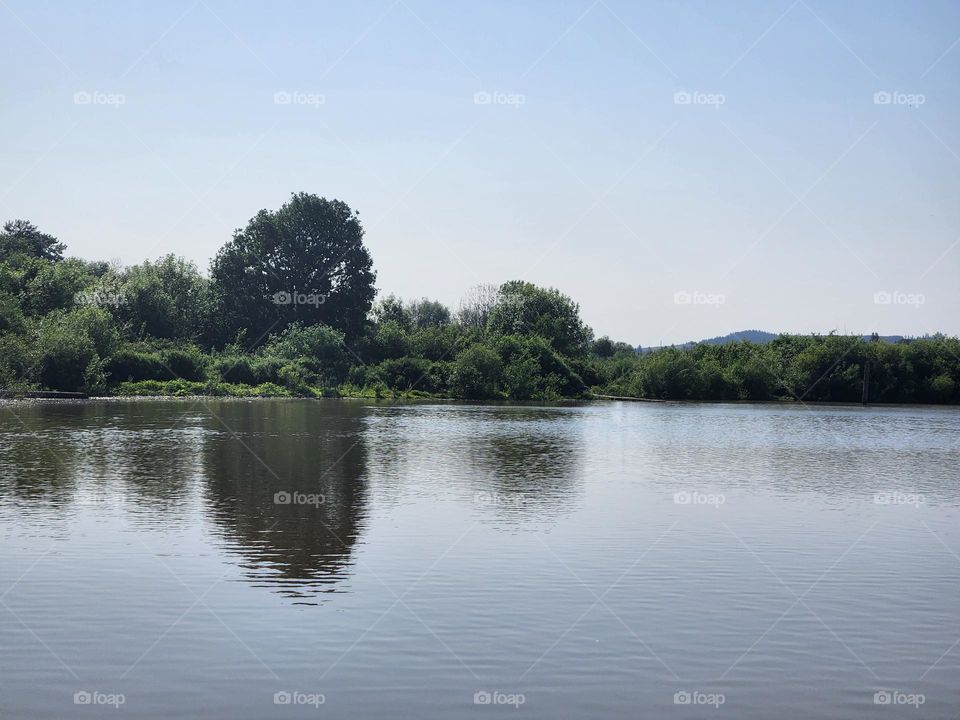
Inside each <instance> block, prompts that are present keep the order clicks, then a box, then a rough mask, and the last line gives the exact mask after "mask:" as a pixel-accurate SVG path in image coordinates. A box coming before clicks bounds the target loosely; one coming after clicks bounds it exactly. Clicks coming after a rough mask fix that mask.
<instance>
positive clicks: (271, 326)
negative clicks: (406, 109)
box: [211, 193, 376, 341]
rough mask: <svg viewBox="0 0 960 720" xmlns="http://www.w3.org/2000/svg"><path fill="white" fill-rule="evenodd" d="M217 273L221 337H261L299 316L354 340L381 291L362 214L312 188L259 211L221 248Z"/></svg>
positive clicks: (301, 320) (303, 321)
mask: <svg viewBox="0 0 960 720" xmlns="http://www.w3.org/2000/svg"><path fill="white" fill-rule="evenodd" d="M211 275H212V279H213V281H214V288H215V293H216V299H217V304H218V310H217V316H218V317H219V318H222V321H221V325H220V328H219V329H220V331H221V332H220V333H219V335H220V337H221V339H222V338H224V337H226V338H232V337H233V336H235V335H236V333H237V332H238V331H245V332H246V334H247V337H248V339H249V340H251V341H257V340H258V339H260V337H261V336H262V335H264V334H265V333H268V332H271V331H276V330H282V329H283V328H284V327H286V326H287V325H289V324H291V323H294V322H298V323H300V324H302V325H314V324H317V323H325V324H327V325H330V326H331V327H333V328H336V329H338V330H341V331H342V332H344V333H345V334H346V335H347V337H348V338H352V337H355V336H356V335H357V334H358V333H359V332H360V330H361V329H362V327H363V325H364V323H365V321H366V317H367V313H368V312H369V311H370V305H371V303H372V301H373V298H374V296H375V294H376V290H375V288H374V285H373V283H374V280H375V279H376V273H375V272H374V271H373V261H372V260H371V258H370V253H369V252H368V251H367V248H366V247H365V246H364V244H363V228H362V227H361V225H360V218H359V216H358V214H357V213H356V212H354V211H353V210H351V209H350V208H349V207H348V206H347V204H346V203H344V202H341V201H339V200H327V199H326V198H321V197H317V196H316V195H310V194H307V193H295V194H294V195H293V197H292V198H291V199H290V200H289V201H288V202H287V203H285V204H284V205H282V206H281V207H280V209H279V210H276V211H273V212H271V211H269V210H261V211H260V212H259V213H257V215H256V216H255V217H254V218H253V219H251V220H250V222H249V223H248V224H247V227H246V228H244V229H243V230H238V231H237V232H236V233H235V234H234V236H233V240H231V241H230V242H228V243H227V244H226V245H224V247H223V248H221V250H220V252H219V253H217V256H216V258H215V259H214V260H213V263H212V265H211Z"/></svg>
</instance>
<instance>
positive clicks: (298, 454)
mask: <svg viewBox="0 0 960 720" xmlns="http://www.w3.org/2000/svg"><path fill="white" fill-rule="evenodd" d="M273 408H275V411H274V412H269V413H267V412H264V407H263V404H262V403H256V402H250V403H233V404H226V405H222V406H220V407H219V408H217V411H216V412H217V417H210V418H209V420H208V421H207V423H206V424H207V426H208V428H207V433H206V436H205V441H204V443H203V450H202V467H203V475H204V485H205V489H206V493H205V497H206V498H207V500H208V503H209V514H210V517H211V518H212V519H213V520H214V522H215V523H216V524H217V526H218V527H219V528H220V529H221V531H222V533H221V534H222V536H223V537H224V538H225V539H226V542H227V547H228V548H229V550H230V551H231V552H232V553H236V554H237V555H239V556H241V557H242V558H243V563H242V564H243V568H244V570H245V572H246V574H247V576H248V577H249V578H250V579H251V580H253V581H255V582H256V583H258V584H263V585H267V586H275V587H278V588H280V589H281V591H282V592H284V593H286V594H289V595H291V596H295V597H305V596H309V595H311V594H312V593H313V592H316V591H322V590H324V589H333V587H332V583H333V582H334V581H336V580H337V579H338V578H340V577H342V576H343V575H344V574H345V573H346V572H347V571H348V567H347V566H348V564H349V561H350V554H351V550H352V548H353V545H354V543H356V542H357V539H358V537H359V536H360V534H361V531H362V528H363V523H364V519H365V515H366V507H365V503H366V481H367V479H366V455H367V451H366V443H365V439H364V433H363V429H364V408H363V406H361V405H358V404H353V403H344V404H329V405H328V404H323V405H320V406H319V407H318V406H317V405H309V404H305V403H281V404H277V405H275V406H273Z"/></svg>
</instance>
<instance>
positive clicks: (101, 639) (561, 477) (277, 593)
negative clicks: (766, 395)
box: [0, 399, 960, 720]
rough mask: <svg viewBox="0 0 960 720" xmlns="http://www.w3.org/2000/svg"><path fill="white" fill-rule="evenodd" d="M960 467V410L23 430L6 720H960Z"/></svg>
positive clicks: (1, 505)
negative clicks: (880, 708) (917, 705)
mask: <svg viewBox="0 0 960 720" xmlns="http://www.w3.org/2000/svg"><path fill="white" fill-rule="evenodd" d="M958 467H960V413H958V412H957V410H955V409H950V408H904V407H900V408H859V407H837V406H832V407H817V408H804V407H800V406H779V405H754V406H750V405H697V404H670V403H664V404H649V405H648V404H630V403H626V404H619V403H614V404H579V405H578V404H560V405H556V406H509V405H500V406H482V405H467V404H453V403H433V404H430V403H400V404H391V403H374V402H370V403H367V402H353V401H281V400H278V401H239V400H212V399H204V400H199V401H197V400H193V399H185V400H182V401H172V400H156V401H149V400H136V401H90V402H64V403H60V402H37V403H30V402H16V403H0V558H2V560H0V717H16V718H20V717H29V718H31V719H32V720H33V719H37V720H41V719H43V718H51V719H52V718H58V719H59V718H65V717H74V716H96V710H98V709H100V708H83V707H81V708H78V707H77V706H75V705H74V703H73V699H72V698H73V696H74V693H76V692H78V691H81V690H101V691H103V692H120V693H123V694H124V695H125V697H126V698H127V702H126V704H125V705H124V707H123V709H122V714H123V715H125V716H129V717H136V718H154V717H198V716H203V717H210V718H214V719H215V720H219V719H221V718H222V719H223V720H226V719H227V718H229V719H230V720H237V719H238V718H241V719H243V718H251V719H253V718H256V719H258V720H259V719H260V718H263V717H274V716H288V715H289V716H290V717H298V716H306V715H310V716H317V710H316V708H313V707H310V708H304V707H300V708H280V707H277V706H276V705H275V704H274V693H277V692H289V691H294V690H299V691H300V692H302V693H311V692H312V693H317V692H319V693H324V694H325V695H326V698H327V702H326V703H325V704H324V705H323V706H322V707H321V708H320V711H321V712H322V713H323V715H324V716H325V717H337V718H354V717H382V716H387V715H400V716H402V717H406V716H411V717H422V718H427V719H428V720H429V719H432V718H438V719H439V718H443V719H444V720H447V719H448V718H468V717H473V716H475V714H476V713H477V712H478V711H477V708H476V707H475V706H474V700H473V699H474V697H475V696H476V695H477V694H478V693H480V694H481V696H482V693H484V692H492V691H495V690H499V691H501V692H503V693H508V694H509V693H511V692H513V693H517V692H519V693H523V694H524V696H525V698H526V701H525V704H524V705H523V706H522V707H520V708H518V709H514V708H499V710H501V711H503V712H508V713H509V714H511V715H516V716H517V717H518V718H519V717H531V718H543V717H567V716H569V717H616V718H620V717H624V718H627V717H637V716H640V715H647V714H649V715H650V716H652V717H669V718H678V719H686V718H694V717H702V716H703V715H705V714H709V715H710V716H711V717H714V716H716V717H718V718H719V717H730V718H738V720H739V719H743V718H746V719H748V720H760V719H761V718H767V717H769V716H770V715H771V714H773V713H774V712H776V711H777V710H778V709H779V708H782V707H789V708H792V709H794V710H795V712H794V713H793V714H796V715H797V716H798V717H805V718H822V719H823V720H827V719H828V718H829V719H830V720H833V719H834V718H840V719H841V720H856V719H858V718H861V717H871V716H873V714H874V712H875V711H876V707H875V705H874V700H873V698H874V694H875V693H876V692H878V691H880V690H883V689H884V688H886V689H889V690H891V691H899V692H901V693H907V694H909V693H911V692H912V693H922V694H923V695H924V696H925V702H924V704H923V707H922V708H921V709H920V712H917V710H915V709H914V708H912V707H910V708H894V710H895V711H896V710H901V711H903V712H902V713H901V714H900V715H898V714H897V713H896V712H891V713H884V714H889V716H890V717H936V718H941V717H944V718H946V717H954V716H955V714H956V709H957V707H960V690H958V687H957V683H956V678H957V677H958V676H960V645H957V644H956V643H955V640H956V638H957V634H958V633H960V607H958V605H957V603H956V598H957V597H958V596H960V558H958V555H957V553H958V552H960V483H958V476H957V468H958ZM878 497H879V498H881V500H880V501H878V500H877V498H878ZM678 498H680V500H678ZM691 498H694V499H693V500H691ZM696 498H713V499H714V500H716V502H713V501H711V502H706V503H700V502H698V501H697V500H696ZM720 498H722V502H719V499H720ZM882 498H886V499H885V500H884V499H882ZM902 500H905V502H902ZM811 688H815V689H816V691H815V692H813V691H812V690H811ZM698 692H699V693H701V694H710V693H722V694H723V695H724V697H725V698H726V700H725V703H724V704H723V705H722V706H720V707H716V708H715V707H712V706H711V707H708V708H704V707H694V706H692V705H688V704H683V703H680V704H677V703H675V702H674V697H675V696H676V695H677V694H678V693H680V694H681V695H680V696H681V697H683V693H687V694H688V695H691V696H694V694H695V693H698ZM887 709H889V708H887ZM307 710H309V712H306V711H307ZM484 710H490V711H491V712H492V713H493V714H496V712H497V710H498V709H493V708H484ZM908 710H909V712H907V711H908ZM87 711H90V712H87ZM287 711H289V713H288V712H287ZM113 712H114V711H113V710H112V709H111V710H110V713H111V716H112V713H113ZM118 717H119V713H118Z"/></svg>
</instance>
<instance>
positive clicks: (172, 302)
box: [93, 255, 210, 340]
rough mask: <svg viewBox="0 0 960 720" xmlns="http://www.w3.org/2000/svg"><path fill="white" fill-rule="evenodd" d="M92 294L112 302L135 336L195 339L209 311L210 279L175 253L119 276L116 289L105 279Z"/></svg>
mask: <svg viewBox="0 0 960 720" xmlns="http://www.w3.org/2000/svg"><path fill="white" fill-rule="evenodd" d="M93 297H94V298H95V299H99V301H100V302H103V303H108V304H112V305H113V306H114V307H115V308H116V310H115V312H116V314H117V316H118V318H119V319H120V320H121V321H122V322H125V323H127V324H128V326H129V329H130V332H131V333H132V334H133V336H134V337H138V338H143V337H154V338H163V339H171V340H195V339H197V338H198V337H199V336H200V335H201V333H202V332H203V331H204V325H205V322H206V319H207V314H208V313H209V303H210V289H209V281H208V280H207V279H206V278H204V277H203V276H202V275H201V274H200V272H199V271H198V270H197V267H196V265H194V264H193V263H192V262H190V261H188V260H185V259H184V258H181V257H176V256H175V255H166V256H165V257H162V258H160V259H159V260H157V261H156V262H150V261H147V262H143V263H140V264H139V265H133V266H132V267H129V268H127V269H126V270H125V271H124V272H123V273H121V275H120V282H119V285H118V286H117V287H116V289H115V290H114V291H112V292H111V291H109V290H107V289H106V281H105V286H104V288H103V289H101V290H100V292H99V293H94V294H93Z"/></svg>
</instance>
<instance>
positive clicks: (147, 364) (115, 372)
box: [106, 347, 170, 382]
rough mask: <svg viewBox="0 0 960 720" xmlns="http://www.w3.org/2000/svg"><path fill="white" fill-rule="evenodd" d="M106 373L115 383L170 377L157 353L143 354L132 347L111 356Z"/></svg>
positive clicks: (122, 349)
mask: <svg viewBox="0 0 960 720" xmlns="http://www.w3.org/2000/svg"><path fill="white" fill-rule="evenodd" d="M106 371H107V375H108V376H109V377H110V379H111V380H113V381H114V382H124V381H126V382H138V381H141V380H167V379H169V377H170V373H169V372H167V369H166V368H165V367H164V365H163V361H162V360H161V359H160V356H159V355H158V354H157V353H150V352H142V351H139V350H134V349H133V348H130V347H125V348H121V349H120V350H118V351H117V352H115V353H114V354H113V355H111V356H110V359H109V360H108V361H107V366H106Z"/></svg>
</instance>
